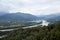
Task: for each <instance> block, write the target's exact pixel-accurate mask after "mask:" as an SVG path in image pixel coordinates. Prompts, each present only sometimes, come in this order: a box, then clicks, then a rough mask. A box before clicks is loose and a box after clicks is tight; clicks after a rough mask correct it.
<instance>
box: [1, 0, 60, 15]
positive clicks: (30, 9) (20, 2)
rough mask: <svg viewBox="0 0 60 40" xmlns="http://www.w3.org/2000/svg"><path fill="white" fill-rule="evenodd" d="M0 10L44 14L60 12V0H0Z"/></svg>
mask: <svg viewBox="0 0 60 40" xmlns="http://www.w3.org/2000/svg"><path fill="white" fill-rule="evenodd" d="M0 11H6V12H24V13H31V14H34V15H44V14H51V13H57V12H60V0H0Z"/></svg>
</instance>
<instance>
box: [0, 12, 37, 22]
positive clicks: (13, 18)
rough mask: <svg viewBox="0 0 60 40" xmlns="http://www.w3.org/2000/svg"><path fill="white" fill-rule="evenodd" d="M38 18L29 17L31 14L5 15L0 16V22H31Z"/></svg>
mask: <svg viewBox="0 0 60 40" xmlns="http://www.w3.org/2000/svg"><path fill="white" fill-rule="evenodd" d="M37 19H38V17H36V16H34V15H31V14H25V13H21V12H17V13H6V14H4V15H2V16H0V20H4V21H5V20H6V21H31V20H37Z"/></svg>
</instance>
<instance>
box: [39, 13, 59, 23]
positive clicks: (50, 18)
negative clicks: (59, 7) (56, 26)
mask: <svg viewBox="0 0 60 40" xmlns="http://www.w3.org/2000/svg"><path fill="white" fill-rule="evenodd" d="M39 19H40V20H47V21H50V22H54V21H60V13H55V14H50V15H43V16H40V17H39Z"/></svg>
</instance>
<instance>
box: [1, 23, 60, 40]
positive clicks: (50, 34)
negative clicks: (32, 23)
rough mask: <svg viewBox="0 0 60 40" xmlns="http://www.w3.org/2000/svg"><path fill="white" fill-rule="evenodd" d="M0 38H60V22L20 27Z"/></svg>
mask: <svg viewBox="0 0 60 40" xmlns="http://www.w3.org/2000/svg"><path fill="white" fill-rule="evenodd" d="M0 40H60V22H56V23H54V24H49V25H48V26H43V27H41V26H38V27H34V28H27V29H22V28H20V29H18V30H15V31H11V32H10V33H8V34H7V36H6V37H4V38H1V39H0Z"/></svg>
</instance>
